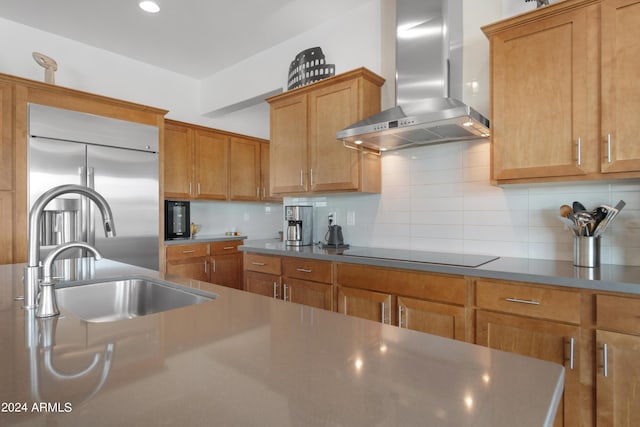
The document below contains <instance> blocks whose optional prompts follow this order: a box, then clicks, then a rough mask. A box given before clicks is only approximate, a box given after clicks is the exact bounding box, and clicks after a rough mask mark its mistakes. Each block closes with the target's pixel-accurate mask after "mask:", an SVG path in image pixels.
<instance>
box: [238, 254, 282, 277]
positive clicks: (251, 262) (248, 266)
mask: <svg viewBox="0 0 640 427" xmlns="http://www.w3.org/2000/svg"><path fill="white" fill-rule="evenodd" d="M244 269H245V270H249V271H259V272H261V273H269V274H276V275H280V274H282V268H281V266H280V257H279V256H271V255H259V254H252V253H247V252H245V253H244Z"/></svg>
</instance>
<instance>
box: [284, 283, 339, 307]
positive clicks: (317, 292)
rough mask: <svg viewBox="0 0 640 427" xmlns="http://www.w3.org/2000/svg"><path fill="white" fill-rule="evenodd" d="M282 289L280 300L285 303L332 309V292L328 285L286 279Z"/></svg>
mask: <svg viewBox="0 0 640 427" xmlns="http://www.w3.org/2000/svg"><path fill="white" fill-rule="evenodd" d="M282 288H283V289H282V299H284V300H285V301H290V302H296V303H298V304H304V305H309V306H311V307H317V308H323V309H325V310H332V309H333V292H332V286H331V285H329V284H326V283H317V282H310V281H308V280H299V279H291V278H286V279H285V280H284V283H283V285H282Z"/></svg>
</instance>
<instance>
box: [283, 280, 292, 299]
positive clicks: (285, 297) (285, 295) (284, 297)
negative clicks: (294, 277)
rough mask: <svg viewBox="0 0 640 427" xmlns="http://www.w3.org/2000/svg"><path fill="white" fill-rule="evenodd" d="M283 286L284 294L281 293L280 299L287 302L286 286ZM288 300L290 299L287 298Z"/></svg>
mask: <svg viewBox="0 0 640 427" xmlns="http://www.w3.org/2000/svg"><path fill="white" fill-rule="evenodd" d="M283 286H284V287H283V289H284V293H283V295H282V299H283V300H285V301H287V284H286V283H285V284H284V285H283ZM289 298H291V297H289ZM289 301H290V300H289Z"/></svg>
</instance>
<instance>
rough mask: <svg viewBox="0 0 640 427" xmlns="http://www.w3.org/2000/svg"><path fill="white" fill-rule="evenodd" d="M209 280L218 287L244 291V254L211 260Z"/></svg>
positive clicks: (211, 258) (217, 256)
mask: <svg viewBox="0 0 640 427" xmlns="http://www.w3.org/2000/svg"><path fill="white" fill-rule="evenodd" d="M209 265H210V268H209V271H210V273H209V276H210V277H209V280H208V282H211V283H215V284H216V285H222V286H227V287H230V288H236V289H242V254H241V253H232V254H225V255H216V256H212V257H210V258H209Z"/></svg>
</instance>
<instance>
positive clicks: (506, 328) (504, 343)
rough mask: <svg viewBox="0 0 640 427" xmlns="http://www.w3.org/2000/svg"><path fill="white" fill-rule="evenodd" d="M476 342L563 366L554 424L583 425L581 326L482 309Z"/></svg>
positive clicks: (478, 316)
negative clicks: (563, 370) (562, 386)
mask: <svg viewBox="0 0 640 427" xmlns="http://www.w3.org/2000/svg"><path fill="white" fill-rule="evenodd" d="M476 344H480V345H484V346H487V347H490V348H494V349H497V350H503V351H508V352H510V353H516V354H520V355H523V356H529V357H535V358H537V359H543V360H548V361H550V362H555V363H559V364H561V365H563V366H564V367H565V369H566V372H565V384H564V394H563V398H562V400H561V402H560V405H559V406H558V412H557V416H556V420H555V423H554V426H556V427H561V426H580V425H582V423H581V422H580V390H579V389H580V359H581V358H580V357H579V354H578V352H579V349H580V348H581V331H580V327H579V326H575V325H567V324H564V323H559V322H553V321H548V320H540V319H532V318H528V317H522V316H514V315H510V314H502V313H493V312H488V311H483V310H478V311H477V312H476Z"/></svg>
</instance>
